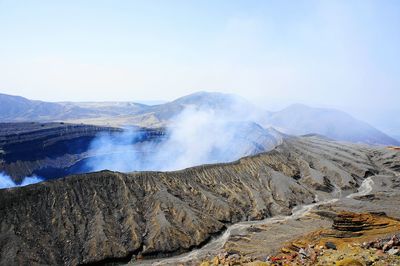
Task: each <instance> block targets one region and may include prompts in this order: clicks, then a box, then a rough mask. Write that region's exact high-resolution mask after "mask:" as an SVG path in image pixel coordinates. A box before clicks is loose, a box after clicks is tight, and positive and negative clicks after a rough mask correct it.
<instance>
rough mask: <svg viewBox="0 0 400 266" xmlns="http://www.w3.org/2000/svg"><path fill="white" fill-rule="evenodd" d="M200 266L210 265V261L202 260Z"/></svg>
mask: <svg viewBox="0 0 400 266" xmlns="http://www.w3.org/2000/svg"><path fill="white" fill-rule="evenodd" d="M200 266H210V263H209V262H208V261H203V262H202V263H201V264H200Z"/></svg>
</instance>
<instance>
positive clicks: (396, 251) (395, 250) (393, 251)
mask: <svg viewBox="0 0 400 266" xmlns="http://www.w3.org/2000/svg"><path fill="white" fill-rule="evenodd" d="M387 253H388V254H389V255H399V254H400V249H398V248H391V249H389V250H388V251H387Z"/></svg>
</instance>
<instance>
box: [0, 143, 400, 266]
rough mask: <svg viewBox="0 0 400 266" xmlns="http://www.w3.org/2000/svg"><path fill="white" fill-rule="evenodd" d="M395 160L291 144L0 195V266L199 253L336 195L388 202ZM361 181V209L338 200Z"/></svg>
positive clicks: (353, 149) (376, 153) (335, 146)
mask: <svg viewBox="0 0 400 266" xmlns="http://www.w3.org/2000/svg"><path fill="white" fill-rule="evenodd" d="M399 162H400V154H399V152H396V151H392V150H389V149H385V148H371V147H368V148H367V147H365V146H361V145H360V146H359V145H354V144H340V143H337V142H334V141H328V140H324V139H319V138H317V137H300V138H296V137H293V138H288V139H286V140H284V142H283V143H282V145H280V146H278V147H277V148H276V149H274V150H273V151H271V152H268V153H262V154H259V155H256V156H252V157H246V158H243V159H240V160H239V161H236V162H233V163H226V164H217V165H205V166H198V167H193V168H189V169H185V170H181V171H173V172H135V173H119V172H111V171H102V172H97V173H91V174H83V175H74V176H69V177H67V178H64V179H58V180H52V181H47V182H43V183H39V184H35V185H30V186H27V187H20V188H12V189H2V190H0V224H1V226H0V265H81V264H89V263H93V264H95V263H97V264H96V265H103V264H105V263H117V262H121V261H125V262H128V261H129V260H130V259H131V258H132V257H134V256H136V255H140V256H142V257H143V256H144V257H150V258H151V257H153V258H154V257H162V256H170V255H173V254H176V253H181V252H184V251H187V250H191V249H194V248H197V247H201V246H203V245H204V244H205V243H207V242H208V241H210V240H211V239H212V236H215V234H220V233H222V232H223V231H224V230H225V228H227V227H228V226H229V225H230V224H232V223H236V222H239V221H246V220H261V219H263V218H266V217H273V216H278V215H289V214H290V213H292V212H296V211H298V210H300V209H299V208H295V207H296V206H299V205H303V204H310V203H312V202H314V201H315V200H316V199H317V198H319V199H326V200H329V199H332V198H338V197H339V198H338V200H339V199H340V200H342V201H341V202H342V203H343V204H344V203H346V202H347V205H343V204H342V205H340V209H343V208H351V206H353V208H359V207H358V206H366V205H367V207H368V206H373V203H371V202H370V201H369V200H368V199H372V200H371V201H374V202H376V201H378V200H381V199H384V198H385V197H388V196H392V197H393V196H394V195H395V194H393V193H392V192H390V191H392V189H395V188H396V186H397V187H398V184H397V183H396V182H397V181H396V175H398V173H399V172H398V165H399ZM379 173H381V174H379ZM370 176H373V177H374V178H375V180H376V182H378V181H379V182H381V183H379V185H377V186H376V187H375V189H376V191H375V192H376V193H377V194H376V195H377V196H376V197H374V195H373V194H372V195H370V197H368V198H365V200H364V199H362V200H363V201H362V205H357V202H359V201H354V200H352V199H349V198H346V197H345V195H347V194H348V193H350V192H355V191H357V190H358V189H364V185H361V184H364V180H368V179H367V178H368V177H370ZM383 184H385V185H383ZM360 186H361V187H360ZM388 191H389V192H388ZM397 191H398V188H397ZM385 193H386V194H385ZM388 193H392V194H388ZM367 200H368V201H367ZM327 202H332V203H333V202H335V201H327ZM360 204H361V203H360ZM371 204H372V205H371ZM378 205H379V204H378ZM308 206H311V207H312V206H314V207H316V206H318V205H308ZM395 209H396V208H395ZM395 209H394V210H395ZM333 211H334V210H333V209H330V211H325V214H324V215H325V216H328V215H331V216H332V212H333ZM321 213H322V211H321ZM307 218H308V219H311V218H312V217H307ZM279 221H281V222H280V223H284V222H285V220H279ZM292 222H296V220H295V219H294V220H293V221H292ZM306 223H310V220H306ZM325 223H326V222H325ZM268 227H270V225H268V226H266V228H268ZM249 230H252V231H249V233H251V234H254V233H257V232H259V231H260V230H263V229H258V228H249ZM257 230H258V231H257ZM264 230H265V229H264ZM291 231H293V230H287V232H288V234H290V232H291ZM277 233H278V232H277ZM235 237H236V239H237V240H240V236H235ZM270 237H271V235H269V236H268V238H270ZM292 238H293V236H292ZM289 239H290V238H289ZM232 241H234V239H233V238H232ZM266 255H268V254H265V256H266ZM138 257H139V256H138ZM177 264H178V263H176V264H172V265H177Z"/></svg>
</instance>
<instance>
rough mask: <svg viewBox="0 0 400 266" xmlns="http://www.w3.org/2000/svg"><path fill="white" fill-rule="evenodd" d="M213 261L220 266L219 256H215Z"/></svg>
mask: <svg viewBox="0 0 400 266" xmlns="http://www.w3.org/2000/svg"><path fill="white" fill-rule="evenodd" d="M212 262H213V265H216V266H218V265H219V258H218V257H217V256H215V257H214V258H213V260H212Z"/></svg>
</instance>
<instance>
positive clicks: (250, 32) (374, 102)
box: [0, 0, 400, 116]
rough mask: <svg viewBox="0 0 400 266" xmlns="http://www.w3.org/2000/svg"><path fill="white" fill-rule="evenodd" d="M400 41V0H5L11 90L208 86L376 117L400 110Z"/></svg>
mask: <svg viewBox="0 0 400 266" xmlns="http://www.w3.org/2000/svg"><path fill="white" fill-rule="evenodd" d="M399 47H400V1H388V0H382V1H378V0H376V1H368V0H359V1H355V0H343V1H334V0H332V1H323V0H321V1H311V0H310V1H298V0H293V1H278V0H277V1H232V0H225V1H223V0H209V1H206V0H198V1H190V0H182V1H172V0H159V1H151V0H143V1H133V0H132V1H111V0H110V1H100V0H93V1H73V0H68V1H45V0H39V1H29V0H25V1H23V0H20V1H19V0H0V92H2V93H8V94H16V95H22V96H25V97H28V98H32V99H41V100H50V101H64V100H76V101H88V100H161V99H163V100H170V99H174V98H176V97H179V96H182V95H184V94H188V93H191V92H194V91H198V90H209V91H221V92H231V93H237V94H240V95H242V96H244V97H245V98H248V99H249V100H252V101H254V102H257V103H258V104H262V105H264V106H265V108H266V109H269V108H276V107H280V106H284V105H286V104H288V103H292V102H302V103H306V104H312V105H324V106H325V105H326V106H334V107H337V108H341V109H345V110H350V111H353V113H355V114H359V115H360V116H363V115H364V116H365V114H367V113H368V112H372V111H373V112H375V111H376V110H379V111H382V110H390V109H392V110H398V109H399V108H398V107H397V106H398V105H399V101H400V88H399V84H400V63H399V62H400V48H399ZM371 106H372V107H371ZM372 108H374V109H375V111H374V110H372ZM353 109H354V110H353ZM371 110H372V111H371ZM382 112H383V111H382ZM392 113H393V111H392Z"/></svg>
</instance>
